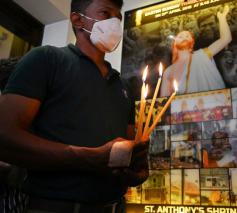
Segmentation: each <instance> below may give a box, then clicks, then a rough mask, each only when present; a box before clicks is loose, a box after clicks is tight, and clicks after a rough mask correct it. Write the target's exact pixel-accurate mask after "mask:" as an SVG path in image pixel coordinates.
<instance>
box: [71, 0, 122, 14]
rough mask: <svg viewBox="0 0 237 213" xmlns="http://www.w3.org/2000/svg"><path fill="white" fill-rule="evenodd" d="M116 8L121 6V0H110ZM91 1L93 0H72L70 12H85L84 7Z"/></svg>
mask: <svg viewBox="0 0 237 213" xmlns="http://www.w3.org/2000/svg"><path fill="white" fill-rule="evenodd" d="M110 1H111V2H112V3H113V4H114V5H115V6H117V7H118V8H120V9H121V8H122V6H123V0H110ZM92 2H93V0H72V1H71V12H85V10H86V8H87V7H88V6H89V5H90V4H91V3H92Z"/></svg>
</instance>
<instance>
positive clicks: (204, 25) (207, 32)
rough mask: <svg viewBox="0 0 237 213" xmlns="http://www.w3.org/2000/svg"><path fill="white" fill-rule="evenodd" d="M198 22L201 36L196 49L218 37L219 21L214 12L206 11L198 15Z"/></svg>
mask: <svg viewBox="0 0 237 213" xmlns="http://www.w3.org/2000/svg"><path fill="white" fill-rule="evenodd" d="M197 24H198V28H199V37H198V39H197V41H196V44H195V49H199V48H204V47H207V46H209V45H210V44H211V43H212V42H213V41H215V40H216V39H217V38H218V28H217V26H218V21H217V19H216V16H215V14H214V13H213V12H205V13H203V14H201V15H200V16H198V18H197Z"/></svg>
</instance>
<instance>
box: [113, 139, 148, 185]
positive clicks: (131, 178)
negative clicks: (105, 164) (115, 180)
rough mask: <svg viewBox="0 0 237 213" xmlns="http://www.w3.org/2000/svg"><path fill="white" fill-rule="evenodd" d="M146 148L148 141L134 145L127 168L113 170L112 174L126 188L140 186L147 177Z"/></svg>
mask: <svg viewBox="0 0 237 213" xmlns="http://www.w3.org/2000/svg"><path fill="white" fill-rule="evenodd" d="M148 148H149V142H148V141H146V142H138V143H136V144H135V143H134V146H133V153H132V158H131V163H130V165H129V167H127V168H117V169H114V170H113V174H114V175H116V176H118V177H119V178H120V179H121V181H122V182H123V183H124V184H126V185H128V186H137V185H140V184H142V183H143V182H144V181H145V180H146V179H147V178H148V176H149V170H148V158H147V157H148Z"/></svg>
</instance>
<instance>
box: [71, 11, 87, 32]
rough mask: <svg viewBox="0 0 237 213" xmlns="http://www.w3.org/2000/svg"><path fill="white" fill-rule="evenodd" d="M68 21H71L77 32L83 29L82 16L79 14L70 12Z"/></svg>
mask: <svg viewBox="0 0 237 213" xmlns="http://www.w3.org/2000/svg"><path fill="white" fill-rule="evenodd" d="M70 19H71V22H72V26H73V27H75V28H77V29H79V30H80V29H82V28H83V26H84V23H83V21H82V16H81V15H80V14H79V13H76V12H72V13H71V15H70Z"/></svg>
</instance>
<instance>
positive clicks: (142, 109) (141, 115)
mask: <svg viewBox="0 0 237 213" xmlns="http://www.w3.org/2000/svg"><path fill="white" fill-rule="evenodd" d="M147 94H148V85H146V86H145V90H144V92H143V94H142V98H141V102H140V111H139V117H138V126H137V133H136V137H135V141H136V142H138V141H139V140H140V139H141V137H142V127H143V120H144V115H145V107H146V96H147Z"/></svg>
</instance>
